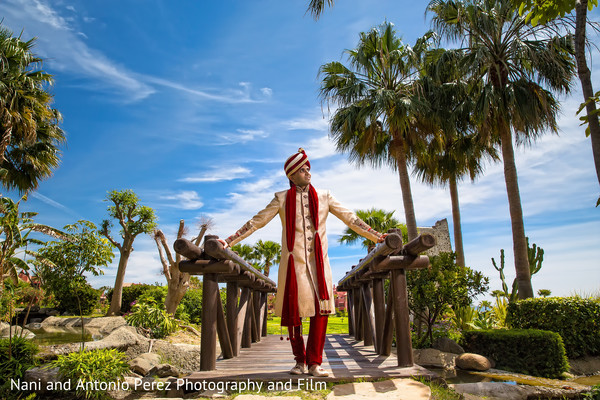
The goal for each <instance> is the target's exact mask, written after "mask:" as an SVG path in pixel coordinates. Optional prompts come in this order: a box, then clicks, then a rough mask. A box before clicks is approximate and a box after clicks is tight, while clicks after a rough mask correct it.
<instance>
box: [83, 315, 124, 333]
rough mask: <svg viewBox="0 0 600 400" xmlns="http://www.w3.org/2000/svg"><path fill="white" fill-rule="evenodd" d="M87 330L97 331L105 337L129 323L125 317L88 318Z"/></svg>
mask: <svg viewBox="0 0 600 400" xmlns="http://www.w3.org/2000/svg"><path fill="white" fill-rule="evenodd" d="M88 319H89V320H90V321H87V322H86V325H85V326H86V328H90V329H97V330H98V331H100V333H101V334H103V335H108V334H109V333H111V332H112V331H114V330H116V329H118V328H120V327H122V326H126V325H127V321H126V320H125V318H123V317H100V318H88Z"/></svg>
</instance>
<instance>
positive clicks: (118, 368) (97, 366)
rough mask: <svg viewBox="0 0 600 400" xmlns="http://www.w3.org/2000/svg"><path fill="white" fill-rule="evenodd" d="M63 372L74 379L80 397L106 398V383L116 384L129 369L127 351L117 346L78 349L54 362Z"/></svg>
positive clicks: (72, 380) (63, 374)
mask: <svg viewBox="0 0 600 400" xmlns="http://www.w3.org/2000/svg"><path fill="white" fill-rule="evenodd" d="M50 366H51V367H53V368H58V371H59V373H60V375H61V376H62V377H63V378H64V379H67V380H69V381H70V382H71V388H74V389H75V393H76V394H77V395H78V397H83V398H86V399H102V398H106V397H107V394H106V391H105V390H102V389H99V388H102V387H116V386H117V385H118V383H119V382H120V381H122V380H123V379H124V377H125V374H126V373H127V372H129V365H128V364H127V361H126V357H125V354H124V353H122V352H120V351H118V350H117V349H97V350H89V351H76V352H73V353H69V354H62V355H59V356H58V358H57V359H56V360H55V361H53V362H52V363H51V364H50Z"/></svg>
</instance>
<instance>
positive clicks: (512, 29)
mask: <svg viewBox="0 0 600 400" xmlns="http://www.w3.org/2000/svg"><path fill="white" fill-rule="evenodd" d="M427 9H428V11H429V12H431V13H432V14H433V20H432V22H433V25H434V28H435V29H436V31H437V32H439V33H440V34H441V35H442V37H445V38H447V39H450V40H456V41H458V42H459V43H460V45H461V46H462V47H461V49H460V50H462V51H464V55H465V58H464V61H463V63H462V67H464V75H465V76H466V77H467V79H469V80H470V81H471V82H472V84H471V87H472V91H471V93H470V94H471V96H472V97H473V99H474V104H475V106H476V107H475V111H474V113H473V116H474V118H475V122H476V125H477V127H478V131H479V133H480V134H481V135H482V136H483V137H484V138H489V139H490V140H491V141H492V142H494V141H496V140H497V141H499V143H500V148H501V151H502V159H503V163H504V178H505V182H506V189H507V195H508V203H509V210H510V219H511V226H512V232H513V250H514V258H515V269H516V273H517V280H518V282H519V290H518V295H519V298H520V299H523V298H528V297H532V296H533V288H532V286H531V279H530V275H529V265H528V261H527V243H526V239H525V226H524V222H523V210H522V206H521V198H520V195H519V184H518V180H517V169H516V163H515V156H514V146H513V139H515V140H516V142H517V144H520V143H529V142H531V141H532V140H534V139H536V138H537V137H538V136H540V135H541V134H542V133H543V132H544V131H547V130H550V131H553V132H556V131H557V129H558V128H557V120H556V118H557V115H558V111H559V103H558V101H557V100H556V98H555V97H554V96H553V93H552V92H551V91H554V92H558V93H566V92H568V91H569V89H570V84H571V79H572V77H573V72H574V63H573V60H572V54H573V49H572V41H571V40H570V39H569V37H568V36H562V37H561V36H557V35H556V34H555V31H554V30H552V29H549V28H547V27H545V26H537V27H533V26H531V25H530V24H528V23H527V21H526V19H525V18H524V17H522V16H520V15H519V14H518V12H516V11H515V10H514V9H513V8H512V6H511V3H510V0H498V1H489V0H465V1H461V2H456V1H452V0H448V1H442V0H433V1H431V2H430V3H429V5H428V7H427Z"/></svg>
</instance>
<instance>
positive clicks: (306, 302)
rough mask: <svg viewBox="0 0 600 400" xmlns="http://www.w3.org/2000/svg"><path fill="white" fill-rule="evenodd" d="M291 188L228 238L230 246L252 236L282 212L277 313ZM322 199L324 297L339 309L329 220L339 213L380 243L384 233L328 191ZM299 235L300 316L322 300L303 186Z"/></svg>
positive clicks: (299, 201) (319, 193) (298, 212)
mask: <svg viewBox="0 0 600 400" xmlns="http://www.w3.org/2000/svg"><path fill="white" fill-rule="evenodd" d="M286 193H287V190H284V191H281V192H277V193H275V197H274V198H273V200H272V201H271V202H270V203H269V204H268V205H267V206H266V207H265V208H264V209H263V210H261V211H260V212H258V214H256V215H255V216H254V217H252V219H251V220H250V221H248V222H246V223H245V224H244V226H243V227H242V228H240V229H239V230H238V231H237V232H236V233H235V234H233V235H232V236H230V237H229V238H227V242H228V243H229V245H230V246H233V245H235V244H236V243H238V242H240V241H241V240H242V239H244V238H246V237H248V236H249V235H251V234H252V233H253V232H254V231H256V230H257V229H260V228H262V227H263V226H265V225H266V224H267V223H269V222H270V221H271V220H272V219H273V218H274V217H275V215H277V214H279V217H280V219H281V224H282V226H283V227H284V228H283V232H282V240H281V243H282V246H281V247H282V248H281V263H280V265H279V275H278V280H277V296H276V301H275V314H276V315H277V316H281V314H282V308H283V301H284V290H285V287H286V280H287V270H288V268H287V264H288V258H289V254H290V252H289V250H288V249H287V246H285V243H286V237H285V226H286V221H285V218H286V217H285V201H286ZM317 198H318V200H319V211H318V214H319V215H318V221H319V222H318V225H319V229H318V233H319V236H320V238H321V244H322V250H323V261H324V277H325V282H326V286H327V291H328V292H329V300H324V301H325V302H326V303H325V304H324V306H325V307H327V308H326V309H328V310H331V311H332V313H334V312H335V302H334V298H333V286H332V277H331V267H330V265H329V256H328V251H327V234H326V227H325V222H326V220H327V216H328V215H329V213H331V214H333V215H335V216H336V217H337V218H339V219H340V220H341V221H342V222H344V223H345V224H346V225H347V226H349V227H350V228H351V229H352V230H353V231H355V232H356V233H358V234H359V235H361V236H364V237H366V238H368V239H370V240H372V241H374V242H377V241H378V240H379V238H380V237H381V234H380V233H378V232H376V231H375V230H373V229H372V228H371V227H369V226H368V225H367V224H365V223H364V222H363V221H362V220H361V219H360V218H358V217H357V216H356V214H355V213H353V212H352V211H350V210H348V209H346V208H345V207H343V206H342V205H341V204H340V203H339V202H338V201H337V200H336V199H335V198H334V197H333V196H332V195H331V193H329V191H328V190H317ZM295 225H296V234H295V242H294V248H293V252H292V254H293V257H294V263H295V272H296V282H297V285H298V299H297V301H298V311H299V315H300V317H312V316H314V315H315V299H318V298H319V296H318V294H319V293H318V290H319V289H318V285H317V271H316V261H315V249H314V237H315V229H314V227H313V226H312V225H313V224H312V222H311V216H310V211H309V194H308V187H306V188H304V189H302V188H300V187H296V224H295ZM325 307H322V308H325Z"/></svg>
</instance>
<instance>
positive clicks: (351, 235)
mask: <svg viewBox="0 0 600 400" xmlns="http://www.w3.org/2000/svg"><path fill="white" fill-rule="evenodd" d="M356 215H357V216H358V217H359V218H360V219H362V220H363V221H364V222H365V223H366V224H367V225H369V226H370V227H371V228H373V229H375V230H376V231H378V232H387V231H389V230H390V229H402V232H403V236H406V235H405V233H406V225H404V224H402V223H400V221H398V220H397V219H396V218H394V211H385V210H382V209H380V208H371V209H370V210H356ZM404 239H405V241H406V238H404ZM339 242H340V243H345V244H354V243H358V242H360V243H361V244H362V245H363V247H364V248H365V249H368V250H370V249H371V248H372V247H373V246H375V245H376V244H377V243H375V242H373V241H372V240H370V239H367V238H364V237H362V236H360V235H359V234H358V233H356V232H354V231H353V230H352V229H350V228H346V229H344V234H343V235H342V236H340V239H339Z"/></svg>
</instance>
